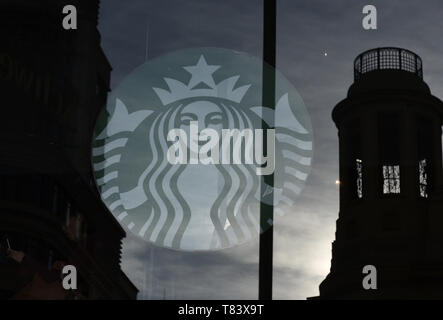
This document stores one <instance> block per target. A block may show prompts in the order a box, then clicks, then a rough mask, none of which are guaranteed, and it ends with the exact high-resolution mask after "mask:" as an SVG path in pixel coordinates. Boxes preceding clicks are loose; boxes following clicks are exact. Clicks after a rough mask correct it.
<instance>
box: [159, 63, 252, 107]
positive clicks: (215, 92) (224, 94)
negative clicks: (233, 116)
mask: <svg viewBox="0 0 443 320" xmlns="http://www.w3.org/2000/svg"><path fill="white" fill-rule="evenodd" d="M183 68H184V69H185V70H186V71H188V72H189V73H190V74H191V75H192V77H191V80H190V81H189V83H188V84H185V83H183V82H180V81H178V80H175V79H171V78H164V80H165V82H166V84H167V85H168V87H169V91H168V90H165V89H161V88H153V89H154V91H155V93H156V94H157V96H158V97H159V99H160V100H161V102H162V103H163V105H165V106H166V105H168V104H170V103H173V102H176V101H179V100H183V99H186V98H195V97H212V98H222V99H226V100H230V101H233V102H236V103H240V102H241V100H242V99H243V97H244V96H245V94H246V92H247V91H248V89H249V87H250V85H245V86H242V87H238V88H236V89H234V86H235V84H236V83H237V81H238V79H239V78H240V76H239V75H236V76H233V77H230V78H227V79H225V80H223V81H221V82H219V83H218V84H216V83H215V81H214V78H213V77H212V74H213V73H214V72H215V71H216V70H218V69H219V68H220V66H213V65H208V64H207V63H206V60H205V57H204V56H203V55H201V56H200V59H199V61H198V62H197V64H196V65H195V66H187V67H183ZM201 83H203V84H204V85H205V88H196V86H197V85H199V84H201Z"/></svg>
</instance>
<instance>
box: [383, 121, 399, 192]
mask: <svg viewBox="0 0 443 320" xmlns="http://www.w3.org/2000/svg"><path fill="white" fill-rule="evenodd" d="M400 129H401V128H400V119H399V117H398V115H396V114H394V113H382V114H380V115H379V119H378V145H379V157H380V169H381V176H382V193H383V194H399V193H400V182H401V180H400V148H399V145H400V134H399V133H400V132H401V130H400Z"/></svg>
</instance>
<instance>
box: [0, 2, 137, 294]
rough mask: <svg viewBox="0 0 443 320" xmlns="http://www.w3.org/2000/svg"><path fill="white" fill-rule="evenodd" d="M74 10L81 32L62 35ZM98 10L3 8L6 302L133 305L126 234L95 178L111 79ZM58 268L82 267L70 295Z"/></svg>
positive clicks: (1, 178) (82, 5) (0, 123)
mask: <svg viewBox="0 0 443 320" xmlns="http://www.w3.org/2000/svg"><path fill="white" fill-rule="evenodd" d="M68 4H69V5H75V6H76V8H77V10H78V29H77V30H64V29H63V27H62V20H63V17H64V15H63V14H62V8H63V7H64V6H65V5H68ZM98 10H99V1H98V0H73V1H69V2H67V1H61V0H45V1H29V0H3V1H2V2H1V3H0V26H1V27H0V35H1V39H2V40H1V46H0V92H1V104H2V108H1V110H2V116H1V117H0V141H1V143H0V146H1V148H0V239H1V247H2V256H1V257H0V298H3V299H8V298H31V299H39V298H42V299H43V298H49V299H57V298H86V299H135V298H136V295H137V289H136V288H135V287H134V285H133V284H132V283H131V282H130V281H129V280H128V278H127V277H126V275H125V274H124V273H123V272H122V271H121V268H120V258H121V242H122V239H123V237H125V232H124V230H123V229H122V228H121V227H120V225H119V224H118V222H117V221H116V220H115V219H114V217H113V216H112V215H111V214H110V213H109V211H108V210H107V209H106V207H105V206H104V204H103V203H102V201H101V199H100V196H99V194H98V192H97V191H96V186H95V184H94V181H93V178H92V171H91V140H92V134H93V133H92V132H93V127H94V123H95V119H96V117H97V115H98V113H99V111H100V110H101V108H103V107H104V106H105V104H106V99H107V93H108V91H109V79H110V72H111V66H110V64H109V63H108V61H107V59H106V57H105V55H104V53H103V51H102V49H101V47H100V35H99V33H98V30H97V23H98ZM6 246H7V248H6V249H5V247H6ZM9 248H11V249H12V250H13V251H14V252H16V253H17V254H16V255H18V256H19V258H20V259H15V260H14V259H11V257H10V256H9V257H8V256H7V254H5V251H8V249H9ZM21 254H23V255H24V257H25V258H24V259H22V257H20V255H21ZM24 262H26V265H24ZM57 263H58V264H60V263H62V264H71V265H74V266H75V267H76V268H77V271H78V278H79V279H78V290H77V292H75V293H72V294H71V295H70V296H69V297H67V296H64V295H63V293H60V290H59V291H57V290H58V289H59V288H58V287H57V286H58V285H59V282H61V281H58V282H54V281H53V280H54V279H53V278H54V277H53V276H54V274H56V275H59V273H60V272H59V270H58V269H59V267H58V264H57ZM51 277H52V278H51ZM51 279H52V280H51ZM51 292H52V293H51ZM57 292H58V293H57Z"/></svg>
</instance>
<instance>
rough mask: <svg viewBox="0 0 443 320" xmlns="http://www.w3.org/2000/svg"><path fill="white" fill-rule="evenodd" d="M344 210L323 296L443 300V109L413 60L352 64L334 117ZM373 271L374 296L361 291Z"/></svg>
mask: <svg viewBox="0 0 443 320" xmlns="http://www.w3.org/2000/svg"><path fill="white" fill-rule="evenodd" d="M332 117H333V120H334V122H335V124H336V126H337V128H338V136H339V148H340V149H339V158H340V212H339V218H338V220H337V231H336V240H335V241H334V242H333V244H332V261H331V270H330V273H329V275H328V276H327V277H326V279H325V280H324V281H323V282H322V283H321V285H320V298H332V299H342V298H344V299H346V298H357V299H360V298H402V297H403V298H421V297H425V298H443V236H442V235H443V218H442V216H443V196H442V191H441V190H442V188H441V186H442V147H441V142H442V141H441V137H442V132H441V128H442V118H443V103H442V101H440V100H439V99H438V98H436V97H434V96H433V95H432V94H431V92H430V89H429V87H428V85H427V84H426V83H425V82H424V81H423V64H422V60H421V58H420V57H419V56H418V55H416V54H415V53H413V52H411V51H409V50H405V49H400V48H378V49H373V50H369V51H366V52H364V53H362V54H360V55H359V56H358V57H357V58H356V59H355V62H354V83H353V84H352V85H351V87H350V88H349V91H348V95H347V97H346V99H344V100H343V101H341V102H340V103H338V104H337V106H336V107H335V108H334V110H333V113H332ZM367 265H372V266H374V267H375V268H376V270H377V282H378V283H377V289H375V290H374V289H369V290H367V289H365V288H364V287H363V285H362V282H363V278H364V277H365V274H364V273H363V269H364V267H365V266H367Z"/></svg>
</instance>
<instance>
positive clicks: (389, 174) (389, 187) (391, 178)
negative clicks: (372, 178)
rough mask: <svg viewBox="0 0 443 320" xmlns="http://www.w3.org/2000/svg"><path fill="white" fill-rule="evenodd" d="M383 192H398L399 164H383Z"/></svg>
mask: <svg viewBox="0 0 443 320" xmlns="http://www.w3.org/2000/svg"><path fill="white" fill-rule="evenodd" d="M383 193H384V194H389V193H400V166H383Z"/></svg>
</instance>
